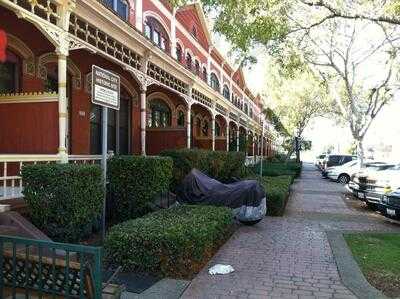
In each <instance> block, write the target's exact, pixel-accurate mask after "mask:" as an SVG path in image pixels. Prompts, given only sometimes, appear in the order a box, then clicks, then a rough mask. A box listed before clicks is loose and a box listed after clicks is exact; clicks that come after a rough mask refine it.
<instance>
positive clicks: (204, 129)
mask: <svg viewBox="0 0 400 299" xmlns="http://www.w3.org/2000/svg"><path fill="white" fill-rule="evenodd" d="M209 129H210V124H209V122H208V120H207V119H204V120H203V124H202V126H201V134H202V135H203V136H205V137H207V136H208V130H209Z"/></svg>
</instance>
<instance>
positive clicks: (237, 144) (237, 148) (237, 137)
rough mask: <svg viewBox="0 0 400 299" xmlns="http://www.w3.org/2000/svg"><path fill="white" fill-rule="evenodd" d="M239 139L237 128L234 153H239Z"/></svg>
mask: <svg viewBox="0 0 400 299" xmlns="http://www.w3.org/2000/svg"><path fill="white" fill-rule="evenodd" d="M239 137H240V129H239V127H238V129H237V131H236V151H237V152H238V151H239Z"/></svg>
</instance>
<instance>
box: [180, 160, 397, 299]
mask: <svg viewBox="0 0 400 299" xmlns="http://www.w3.org/2000/svg"><path fill="white" fill-rule="evenodd" d="M343 190H344V188H343V186H341V185H339V184H336V183H333V182H329V181H327V180H323V179H321V175H320V174H319V172H318V171H316V170H315V168H314V167H313V166H312V165H310V164H306V165H305V166H304V170H303V173H302V175H301V178H300V179H298V180H297V181H296V183H295V184H294V186H293V191H292V195H291V198H290V201H289V204H288V208H287V212H286V215H285V217H276V218H274V217H267V218H266V219H265V220H263V221H262V222H261V223H259V224H258V225H256V226H253V227H246V226H243V227H241V228H240V229H239V230H238V231H237V232H236V233H235V234H234V236H233V237H232V238H231V239H230V240H229V241H228V242H227V243H226V244H225V245H224V246H223V247H222V249H221V250H220V251H219V252H218V253H217V255H216V256H215V257H214V258H213V260H212V261H211V262H210V263H209V265H208V266H207V267H205V268H204V269H203V271H202V272H201V273H200V274H199V275H198V276H197V277H196V278H195V279H194V280H193V281H192V283H191V284H190V286H189V287H188V289H187V290H186V291H185V293H184V294H183V297H182V298H355V297H354V295H353V294H352V293H351V292H350V291H349V290H348V289H347V288H345V287H344V286H343V285H342V283H341V280H340V277H339V274H338V271H337V267H336V263H335V261H334V258H333V256H332V253H331V249H330V246H329V243H328V240H327V237H326V233H325V231H327V230H346V229H352V230H391V229H397V230H398V228H397V227H393V226H391V225H390V224H387V223H385V222H384V221H378V220H376V219H374V218H371V217H367V216H366V215H364V214H363V213H362V211H356V210H353V209H351V208H349V207H348V206H347V205H346V204H345V202H344V200H343ZM216 263H223V264H230V265H232V266H233V267H234V268H235V270H236V271H235V272H234V273H232V274H229V275H224V276H210V275H208V273H207V271H208V268H209V267H210V266H212V265H214V264H216Z"/></svg>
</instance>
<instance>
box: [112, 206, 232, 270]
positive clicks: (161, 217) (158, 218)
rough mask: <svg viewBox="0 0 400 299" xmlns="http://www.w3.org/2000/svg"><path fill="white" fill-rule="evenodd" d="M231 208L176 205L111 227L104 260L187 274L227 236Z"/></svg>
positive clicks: (200, 263)
mask: <svg viewBox="0 0 400 299" xmlns="http://www.w3.org/2000/svg"><path fill="white" fill-rule="evenodd" d="M232 224H233V217H232V211H231V210H230V209H228V208H225V207H211V206H201V205H199V206H188V205H183V206H178V207H175V208H170V209H167V210H160V211H157V212H155V213H152V214H148V215H146V216H145V217H142V218H137V219H134V220H130V221H127V222H124V223H121V224H118V225H116V226H114V227H112V228H111V229H110V231H109V233H108V235H107V237H106V240H105V244H104V248H105V253H106V255H105V256H106V261H107V262H108V263H111V264H113V265H121V266H123V267H124V270H135V271H146V272H152V273H161V274H163V275H171V276H173V277H187V276H190V275H192V274H194V273H196V272H198V271H200V269H201V268H202V267H203V266H204V264H205V263H206V262H207V260H208V259H209V258H211V256H212V254H213V253H214V252H215V250H216V249H217V248H218V247H219V246H220V245H222V243H223V242H224V241H225V240H226V239H227V238H228V237H229V236H230V232H231V230H232Z"/></svg>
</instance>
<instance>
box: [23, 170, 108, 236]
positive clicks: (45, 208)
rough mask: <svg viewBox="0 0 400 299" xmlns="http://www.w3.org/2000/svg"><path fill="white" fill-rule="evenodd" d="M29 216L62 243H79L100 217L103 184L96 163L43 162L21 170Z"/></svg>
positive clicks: (41, 228)
mask: <svg viewBox="0 0 400 299" xmlns="http://www.w3.org/2000/svg"><path fill="white" fill-rule="evenodd" d="M22 178H23V181H24V191H23V193H24V196H25V201H26V203H27V205H28V210H29V212H30V217H31V220H32V222H33V224H35V225H36V226H37V227H38V228H39V229H40V230H42V231H44V232H45V233H46V234H47V235H48V236H49V237H50V238H51V239H53V240H55V241H60V242H77V241H79V240H81V239H82V238H84V237H85V236H87V235H88V234H90V233H91V232H92V228H93V223H95V222H96V221H97V220H98V219H99V218H100V216H101V211H102V206H103V194H104V193H103V186H102V175H101V169H100V167H99V166H97V165H71V164H41V165H39V164H38V165H27V166H24V167H23V169H22Z"/></svg>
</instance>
